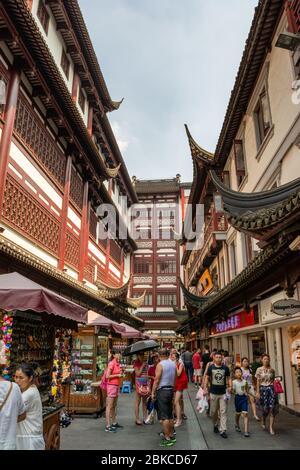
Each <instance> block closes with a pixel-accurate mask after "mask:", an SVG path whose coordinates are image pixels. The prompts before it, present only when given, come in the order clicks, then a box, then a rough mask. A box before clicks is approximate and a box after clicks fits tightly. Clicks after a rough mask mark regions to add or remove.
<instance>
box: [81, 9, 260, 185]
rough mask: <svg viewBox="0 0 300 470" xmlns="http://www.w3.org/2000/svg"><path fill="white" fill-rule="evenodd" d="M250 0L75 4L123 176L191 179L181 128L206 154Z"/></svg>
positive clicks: (221, 115) (247, 19)
mask: <svg viewBox="0 0 300 470" xmlns="http://www.w3.org/2000/svg"><path fill="white" fill-rule="evenodd" d="M257 3H258V0H214V1H207V0H79V4H80V6H81V8H82V12H83V15H84V18H85V20H86V23H87V26H88V29H89V32H90V35H91V38H92V41H93V44H94V48H95V51H96V54H97V56H98V60H99V63H100V67H101V70H102V72H103V74H104V78H105V80H106V83H107V86H108V89H109V92H110V94H111V97H112V98H113V99H114V100H119V99H121V98H123V97H124V102H123V104H122V106H121V108H120V109H119V110H118V111H114V112H113V113H110V114H109V119H110V122H111V124H112V127H113V129H114V131H115V135H116V137H117V140H118V142H119V145H120V148H121V151H122V153H123V157H124V160H125V162H126V164H127V167H128V171H129V173H130V175H131V176H132V175H135V176H137V177H138V178H148V179H149V178H171V177H174V176H175V175H176V173H180V174H181V175H182V180H184V181H189V180H191V178H192V161H191V156H190V152H189V147H188V142H187V139H186V135H185V131H184V123H187V124H188V125H189V127H190V130H191V132H192V134H193V136H194V137H195V139H196V140H197V141H198V143H199V144H200V145H201V146H202V147H204V148H206V149H207V150H209V151H211V152H213V151H214V150H215V148H216V144H217V140H218V137H219V134H220V130H221V126H222V124H223V120H224V115H225V111H226V108H227V105H228V102H229V97H230V92H231V90H232V88H233V85H234V80H235V76H236V74H237V71H238V66H239V63H240V60H241V56H242V52H243V50H244V46H245V41H246V38H247V36H248V32H249V29H250V25H251V21H252V17H253V14H254V8H255V6H256V5H257Z"/></svg>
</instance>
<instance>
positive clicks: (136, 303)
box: [126, 290, 147, 308]
mask: <svg viewBox="0 0 300 470" xmlns="http://www.w3.org/2000/svg"><path fill="white" fill-rule="evenodd" d="M146 292H147V291H146V290H144V292H143V294H142V295H140V297H127V299H126V303H127V304H128V305H129V306H130V307H132V308H139V307H141V306H142V305H143V304H144V300H145V296H146Z"/></svg>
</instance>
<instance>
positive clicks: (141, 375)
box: [133, 353, 151, 426]
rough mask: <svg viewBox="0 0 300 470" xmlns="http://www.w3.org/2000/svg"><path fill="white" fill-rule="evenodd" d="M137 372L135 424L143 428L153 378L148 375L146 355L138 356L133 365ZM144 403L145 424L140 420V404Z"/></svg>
mask: <svg viewBox="0 0 300 470" xmlns="http://www.w3.org/2000/svg"><path fill="white" fill-rule="evenodd" d="M133 367H134V372H135V392H136V394H135V424H136V425H137V426H141V425H142V424H143V423H144V424H149V423H148V422H147V399H148V397H149V396H150V394H151V377H150V376H149V374H148V368H149V366H148V364H147V361H146V360H145V355H144V353H139V354H138V355H137V360H136V361H134V363H133ZM141 403H142V412H143V422H142V421H141V420H140V416H139V415H140V404H141Z"/></svg>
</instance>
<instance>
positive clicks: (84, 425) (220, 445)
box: [61, 385, 300, 452]
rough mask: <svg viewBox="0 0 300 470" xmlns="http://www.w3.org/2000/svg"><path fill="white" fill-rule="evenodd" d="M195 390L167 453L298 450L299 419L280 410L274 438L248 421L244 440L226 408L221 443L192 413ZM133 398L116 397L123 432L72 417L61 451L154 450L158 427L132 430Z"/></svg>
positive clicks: (201, 417) (188, 396)
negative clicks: (226, 423) (225, 427)
mask: <svg viewBox="0 0 300 470" xmlns="http://www.w3.org/2000/svg"><path fill="white" fill-rule="evenodd" d="M195 395H196V390H195V388H194V387H193V386H191V385H190V387H189V390H188V391H187V392H186V395H185V412H186V415H187V416H188V419H187V421H185V422H184V425H183V426H182V427H180V428H179V429H177V443H176V444H175V446H174V447H171V448H170V450H169V452H174V451H176V452H177V451H180V450H234V449H239V450H272V449H274V450H275V449H276V450H280V449H286V450H287V449H288V450H299V449H300V418H299V417H297V416H294V415H292V414H290V413H288V412H286V411H283V410H280V414H279V416H278V419H277V423H276V432H277V434H276V435H275V436H271V435H270V434H269V433H268V432H267V431H263V430H262V429H261V428H260V424H259V423H257V422H256V421H254V420H253V419H252V418H250V434H251V436H250V438H249V439H246V438H244V436H243V434H239V433H237V432H235V430H234V410H233V405H232V403H231V404H230V408H229V426H228V439H227V440H225V439H222V438H221V437H220V436H219V435H216V434H214V433H213V432H212V423H211V418H209V417H207V416H205V415H202V414H201V415H200V414H199V413H198V412H197V411H196V406H197V402H196V400H195ZM134 397H135V394H134V393H131V394H121V395H120V397H119V415H118V420H119V422H120V424H122V425H124V429H123V430H120V431H119V432H118V433H116V434H112V433H106V432H105V431H104V427H105V422H104V417H101V418H100V419H94V417H76V418H75V419H74V420H73V422H72V424H71V426H69V427H68V428H66V429H62V432H61V441H62V442H61V448H62V449H63V450H70V449H80V450H158V449H159V442H160V438H159V436H158V432H159V431H160V425H159V423H158V422H156V423H155V424H154V425H152V426H136V425H135V424H134Z"/></svg>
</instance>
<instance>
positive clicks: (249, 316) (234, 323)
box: [210, 308, 255, 335]
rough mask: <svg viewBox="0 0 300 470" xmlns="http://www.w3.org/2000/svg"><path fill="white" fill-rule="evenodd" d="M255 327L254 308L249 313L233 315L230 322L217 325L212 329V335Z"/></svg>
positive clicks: (226, 321) (225, 321)
mask: <svg viewBox="0 0 300 470" xmlns="http://www.w3.org/2000/svg"><path fill="white" fill-rule="evenodd" d="M252 325H255V315H254V309H253V308H252V309H251V310H250V312H249V313H246V312H245V311H243V312H239V313H237V314H236V315H232V316H231V317H230V318H228V320H224V321H222V322H219V323H216V324H215V325H213V326H212V328H211V332H210V334H211V335H217V334H220V333H226V332H227V331H234V330H239V329H240V328H245V327H246V326H252Z"/></svg>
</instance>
